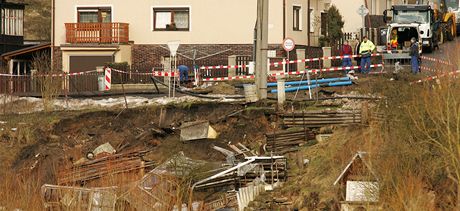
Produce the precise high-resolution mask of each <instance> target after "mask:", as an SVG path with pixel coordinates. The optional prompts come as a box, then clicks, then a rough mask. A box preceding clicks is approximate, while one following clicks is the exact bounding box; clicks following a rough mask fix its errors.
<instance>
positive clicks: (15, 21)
mask: <svg viewBox="0 0 460 211" xmlns="http://www.w3.org/2000/svg"><path fill="white" fill-rule="evenodd" d="M1 30H2V34H4V35H11V36H23V35H24V10H18V9H2V25H1Z"/></svg>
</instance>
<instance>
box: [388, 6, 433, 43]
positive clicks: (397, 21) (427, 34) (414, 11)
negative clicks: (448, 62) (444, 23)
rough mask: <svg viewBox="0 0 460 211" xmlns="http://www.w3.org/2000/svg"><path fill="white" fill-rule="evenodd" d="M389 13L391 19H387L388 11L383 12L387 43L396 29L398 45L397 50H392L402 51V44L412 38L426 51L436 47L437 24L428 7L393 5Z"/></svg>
mask: <svg viewBox="0 0 460 211" xmlns="http://www.w3.org/2000/svg"><path fill="white" fill-rule="evenodd" d="M390 11H391V12H392V16H391V17H388V12H389V11H388V10H387V11H385V12H384V18H385V22H387V23H388V32H387V41H388V42H390V41H391V39H392V37H391V36H392V33H393V35H394V30H395V29H396V30H397V37H398V44H399V45H398V49H392V50H403V48H404V47H405V45H404V43H405V42H407V41H410V39H411V38H412V37H415V38H416V39H417V40H418V42H419V44H420V46H421V47H423V49H426V50H427V51H432V50H433V49H434V48H435V47H437V46H438V38H437V36H438V33H437V30H438V28H439V24H436V23H435V21H434V12H433V10H432V9H431V7H430V6H429V5H415V4H408V5H394V6H392V8H391V10H390ZM388 20H390V22H388ZM390 47H391V45H390Z"/></svg>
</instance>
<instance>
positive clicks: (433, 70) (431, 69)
mask: <svg viewBox="0 0 460 211" xmlns="http://www.w3.org/2000/svg"><path fill="white" fill-rule="evenodd" d="M420 70H423V71H430V72H438V71H437V70H435V69H433V68H430V67H425V66H420Z"/></svg>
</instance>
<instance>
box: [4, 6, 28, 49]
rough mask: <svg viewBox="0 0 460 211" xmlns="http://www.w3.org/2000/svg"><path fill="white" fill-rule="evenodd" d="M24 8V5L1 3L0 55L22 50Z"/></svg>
mask: <svg viewBox="0 0 460 211" xmlns="http://www.w3.org/2000/svg"><path fill="white" fill-rule="evenodd" d="M24 8H25V6H24V4H18V3H11V2H6V1H5V0H1V1H0V17H1V24H0V27H1V29H0V55H1V54H3V53H7V52H10V51H14V50H18V49H20V48H22V46H23V42H24Z"/></svg>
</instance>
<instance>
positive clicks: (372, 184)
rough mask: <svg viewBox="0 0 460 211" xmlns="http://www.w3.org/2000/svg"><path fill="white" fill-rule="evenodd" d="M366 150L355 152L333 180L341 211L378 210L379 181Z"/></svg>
mask: <svg viewBox="0 0 460 211" xmlns="http://www.w3.org/2000/svg"><path fill="white" fill-rule="evenodd" d="M368 157H369V155H368V153H366V152H358V153H356V154H355V155H354V156H353V158H352V159H351V161H350V162H349V163H348V165H347V166H346V167H345V169H343V171H342V173H341V174H340V175H339V177H338V178H337V179H336V180H335V182H334V185H340V186H339V196H338V198H339V200H340V210H341V211H353V210H378V209H379V206H378V200H379V181H378V177H377V176H376V174H375V172H374V171H373V170H372V168H371V166H370V164H369V160H368V159H369V158H368Z"/></svg>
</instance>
